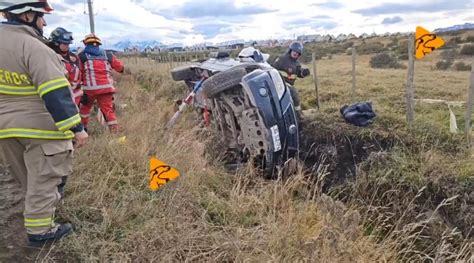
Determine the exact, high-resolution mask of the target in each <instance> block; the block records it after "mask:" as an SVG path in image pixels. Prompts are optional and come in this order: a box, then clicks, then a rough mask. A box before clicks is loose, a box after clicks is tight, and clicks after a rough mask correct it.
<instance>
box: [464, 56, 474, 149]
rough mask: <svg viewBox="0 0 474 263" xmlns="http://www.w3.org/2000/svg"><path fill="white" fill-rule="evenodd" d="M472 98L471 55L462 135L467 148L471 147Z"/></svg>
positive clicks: (473, 76) (473, 69)
mask: <svg viewBox="0 0 474 263" xmlns="http://www.w3.org/2000/svg"><path fill="white" fill-rule="evenodd" d="M473 100H474V57H472V63H471V77H470V79H469V89H468V95H467V110H466V127H465V128H464V135H465V136H466V139H467V144H468V146H469V148H470V147H471V143H472V142H471V130H472V127H471V126H472V120H471V116H472V103H473Z"/></svg>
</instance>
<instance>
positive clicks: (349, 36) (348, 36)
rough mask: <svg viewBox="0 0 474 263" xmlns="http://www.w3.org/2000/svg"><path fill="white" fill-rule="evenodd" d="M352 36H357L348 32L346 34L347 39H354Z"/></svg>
mask: <svg viewBox="0 0 474 263" xmlns="http://www.w3.org/2000/svg"><path fill="white" fill-rule="evenodd" d="M354 38H357V36H356V35H354V34H352V33H350V34H349V35H347V39H354Z"/></svg>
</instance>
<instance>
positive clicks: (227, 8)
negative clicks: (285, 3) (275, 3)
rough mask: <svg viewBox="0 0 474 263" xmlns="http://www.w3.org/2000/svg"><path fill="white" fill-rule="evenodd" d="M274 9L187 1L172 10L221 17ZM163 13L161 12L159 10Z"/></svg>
mask: <svg viewBox="0 0 474 263" xmlns="http://www.w3.org/2000/svg"><path fill="white" fill-rule="evenodd" d="M274 11H276V10H274V9H269V8H265V7H259V6H236V5H235V4H234V3H233V2H227V1H225V2H211V1H209V2H206V1H197V2H187V3H184V4H182V5H181V6H180V7H178V9H177V10H176V11H175V12H174V13H175V14H176V15H177V16H179V17H188V18H200V17H207V16H210V17H222V16H239V15H257V14H264V13H270V12H274ZM160 13H161V14H163V12H160Z"/></svg>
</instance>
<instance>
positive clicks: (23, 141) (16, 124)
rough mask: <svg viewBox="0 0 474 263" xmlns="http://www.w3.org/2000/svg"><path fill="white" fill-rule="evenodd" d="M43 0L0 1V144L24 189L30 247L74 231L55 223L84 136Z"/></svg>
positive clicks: (83, 142) (13, 173)
mask: <svg viewBox="0 0 474 263" xmlns="http://www.w3.org/2000/svg"><path fill="white" fill-rule="evenodd" d="M52 10H53V9H52V8H51V6H50V5H49V4H48V2H47V1H46V0H9V1H7V2H6V1H0V12H1V13H2V14H3V16H4V17H5V18H6V19H7V21H6V22H2V23H1V24H0V39H1V41H0V150H1V151H2V152H3V155H4V156H5V158H6V161H7V164H8V166H9V169H10V171H11V173H12V175H13V176H14V177H15V178H16V179H17V180H18V181H19V183H20V185H21V186H22V188H23V189H24V190H25V192H26V195H25V208H24V213H23V215H24V224H25V228H26V232H27V236H28V239H29V241H30V244H31V245H34V246H36V245H42V244H44V243H46V242H48V241H51V240H56V239H59V238H62V237H64V236H66V235H68V234H69V233H71V232H72V225H71V224H69V223H63V224H58V223H56V222H55V221H54V214H55V210H56V206H57V204H58V202H59V201H60V199H61V196H62V195H61V188H62V187H63V186H64V183H65V181H66V176H68V175H70V174H71V172H72V154H73V150H74V148H73V143H72V140H71V139H73V138H75V143H76V146H77V147H80V146H82V145H84V144H85V143H86V141H87V133H86V132H84V130H83V127H82V125H81V123H80V117H79V114H78V112H77V107H76V105H74V101H73V100H72V96H71V91H70V89H69V82H68V80H67V79H66V78H65V76H64V65H62V64H61V60H60V58H59V56H58V55H57V54H55V53H54V51H53V50H51V49H50V48H48V46H47V45H46V42H47V41H46V39H45V38H44V37H43V27H44V26H46V21H45V18H44V15H45V14H49V13H50V12H51V11H52Z"/></svg>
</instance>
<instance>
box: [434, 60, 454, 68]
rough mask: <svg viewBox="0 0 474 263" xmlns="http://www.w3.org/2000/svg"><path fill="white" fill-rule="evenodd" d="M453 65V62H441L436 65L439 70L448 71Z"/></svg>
mask: <svg viewBox="0 0 474 263" xmlns="http://www.w3.org/2000/svg"><path fill="white" fill-rule="evenodd" d="M452 64H453V61H452V60H440V61H438V62H437V63H436V69H437V70H447V69H448V68H449V67H451V65H452Z"/></svg>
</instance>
